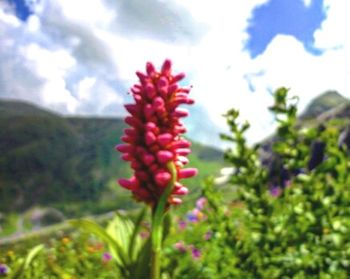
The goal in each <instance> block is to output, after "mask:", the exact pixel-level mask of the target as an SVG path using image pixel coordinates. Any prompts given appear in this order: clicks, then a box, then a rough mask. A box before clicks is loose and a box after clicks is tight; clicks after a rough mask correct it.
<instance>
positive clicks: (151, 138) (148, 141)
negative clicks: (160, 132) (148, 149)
mask: <svg viewBox="0 0 350 279" xmlns="http://www.w3.org/2000/svg"><path fill="white" fill-rule="evenodd" d="M156 139H157V138H156V136H155V135H154V134H153V133H152V132H147V133H146V135H145V140H146V144H147V145H151V144H152V143H154V142H155V141H156Z"/></svg>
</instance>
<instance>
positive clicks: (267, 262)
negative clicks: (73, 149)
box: [0, 88, 350, 279]
mask: <svg viewBox="0 0 350 279" xmlns="http://www.w3.org/2000/svg"><path fill="white" fill-rule="evenodd" d="M270 110H271V112H272V113H273V114H274V115H275V119H276V121H277V124H278V125H277V131H276V134H275V136H274V137H273V140H272V141H271V142H270V143H269V144H270V146H271V148H270V149H268V150H267V151H266V150H265V152H267V153H268V155H266V154H265V155H264V156H265V158H266V156H267V158H268V161H269V162H268V163H266V162H263V161H262V160H261V151H262V146H261V145H254V146H249V145H248V144H247V142H246V139H245V132H246V131H247V129H249V124H248V123H243V124H241V123H240V122H239V112H238V111H237V110H234V109H233V110H230V111H229V112H227V113H226V115H225V116H226V119H227V123H228V126H229V128H230V134H228V135H222V136H221V137H222V139H223V140H227V141H229V142H231V143H232V147H231V148H230V149H228V150H227V151H226V152H225V156H224V157H225V159H226V161H227V164H229V165H231V166H232V167H233V173H232V174H231V175H230V176H229V177H228V182H227V185H225V186H217V185H215V183H214V179H213V178H206V179H204V178H203V177H202V178H201V180H202V182H201V187H200V188H199V187H198V186H196V187H197V189H200V190H197V193H196V194H197V195H196V197H198V199H197V200H194V199H193V198H192V199H189V200H187V201H185V203H187V207H183V209H180V208H179V209H175V210H174V211H173V212H172V215H168V219H167V221H166V225H165V227H164V228H166V230H165V237H164V239H163V247H164V252H163V256H164V260H163V262H162V267H161V271H162V278H185V279H186V278H188V279H192V278H203V279H205V278H208V279H209V278H296V279H301V278H322V279H328V278H349V276H350V272H349V270H350V269H349V265H350V262H349V256H350V222H349V217H348V216H349V214H350V211H349V208H350V207H349V205H350V189H349V187H347V186H348V185H349V183H350V175H349V173H350V164H349V160H348V156H349V145H350V144H347V142H346V141H343V142H341V141H340V139H341V138H343V137H341V136H340V134H341V133H343V131H344V125H347V121H346V120H345V119H341V118H339V119H330V120H329V121H328V122H323V123H322V125H319V124H318V123H317V122H314V123H313V124H314V125H313V126H312V125H311V126H308V127H301V126H300V122H298V119H297V99H296V98H291V97H289V96H288V90H287V89H285V88H280V89H278V90H277V91H276V92H275V94H274V103H273V105H272V106H271V108H270ZM70 121H72V122H74V121H77V120H74V119H72V120H70ZM80 125H83V124H81V123H80ZM96 125H97V124H96ZM80 129H83V126H80ZM77 131H81V130H79V129H78V130H77ZM92 136H93V133H92V135H91V137H92ZM95 140H97V139H96V138H95ZM320 142H321V143H323V144H324V150H323V151H322V154H321V153H320V152H319V154H321V155H322V156H318V158H319V159H318V160H317V162H313V163H312V164H311V163H310V162H311V161H313V160H314V157H313V155H314V154H315V152H316V151H315V149H314V146H315V143H320ZM100 144H102V143H101V142H100ZM196 148H198V149H197V151H195V154H196V152H198V150H201V148H202V147H199V146H198V147H196ZM196 148H194V149H196ZM316 153H317V152H316ZM99 154H101V153H100V152H99ZM204 154H208V153H207V151H205V152H204ZM209 154H211V152H209ZM202 156H208V155H202ZM210 156H212V155H209V157H210ZM196 158H201V157H200V156H198V157H193V161H194V162H195V161H196ZM202 158H203V157H202ZM198 160H200V159H198ZM276 162H277V163H276ZM211 163H213V164H214V160H213V161H212V162H211ZM211 163H210V162H209V163H206V168H208V169H209V170H208V171H210V168H211V167H210V164H211ZM203 165H204V163H203ZM198 168H199V170H200V171H201V166H199V167H198ZM272 168H275V169H274V170H272ZM276 169H277V171H276ZM106 171H107V172H108V170H106ZM218 187H222V188H218ZM150 214H151V213H150V212H144V211H140V213H138V214H135V213H134V212H133V214H127V215H123V214H120V213H118V214H116V215H115V217H114V218H112V219H111V220H110V221H109V222H107V223H106V222H102V223H100V225H96V223H92V222H91V221H88V220H80V221H75V222H73V223H74V225H75V226H78V227H79V228H80V229H79V230H76V229H74V228H72V227H71V226H70V229H69V230H64V231H63V232H60V230H56V231H55V233H53V234H49V235H47V236H46V238H45V239H44V240H41V243H42V244H44V245H45V246H44V247H42V246H37V247H35V245H36V244H37V243H36V242H33V241H31V240H30V239H28V240H26V241H24V242H22V243H21V244H20V245H19V246H18V247H17V248H15V246H6V247H4V249H1V251H0V265H2V270H5V271H6V272H3V276H4V277H5V278H11V276H13V275H14V274H20V275H21V276H22V277H20V278H42V276H43V274H45V276H46V277H45V278H144V277H138V276H139V274H140V273H141V274H146V273H147V271H144V272H145V273H142V270H145V268H147V267H148V266H147V264H146V263H145V262H144V261H143V259H144V253H145V254H147V253H146V252H144V251H145V250H147V249H149V235H150V224H149V223H148V222H147V221H146V220H149V216H150ZM136 243H137V245H136ZM32 247H34V248H32ZM31 248H32V249H35V250H30V249H31ZM33 251H34V252H33ZM0 271H1V266H0ZM17 272H19V273H17ZM139 272H140V273H139ZM0 274H1V273H0ZM0 276H1V275H0ZM6 276H7V277H6ZM12 278H13V277H12Z"/></svg>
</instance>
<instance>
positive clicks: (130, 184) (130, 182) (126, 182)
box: [118, 177, 140, 190]
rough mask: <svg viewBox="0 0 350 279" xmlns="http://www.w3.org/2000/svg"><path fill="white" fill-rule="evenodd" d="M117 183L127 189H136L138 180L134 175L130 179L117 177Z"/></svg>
mask: <svg viewBox="0 0 350 279" xmlns="http://www.w3.org/2000/svg"><path fill="white" fill-rule="evenodd" d="M118 183H119V184H120V186H122V187H123V188H125V189H128V190H136V189H137V188H138V187H139V186H140V185H139V182H138V180H137V179H136V178H135V177H132V178H130V179H124V178H122V179H119V180H118Z"/></svg>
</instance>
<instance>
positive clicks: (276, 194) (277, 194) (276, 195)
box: [270, 186, 282, 198]
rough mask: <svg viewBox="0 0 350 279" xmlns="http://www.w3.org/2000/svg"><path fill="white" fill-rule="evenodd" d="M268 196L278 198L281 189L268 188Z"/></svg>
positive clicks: (275, 187) (276, 187)
mask: <svg viewBox="0 0 350 279" xmlns="http://www.w3.org/2000/svg"><path fill="white" fill-rule="evenodd" d="M270 194H271V196H273V197H275V198H278V197H279V196H280V195H281V194H282V189H281V188H280V187H278V186H272V187H271V188H270Z"/></svg>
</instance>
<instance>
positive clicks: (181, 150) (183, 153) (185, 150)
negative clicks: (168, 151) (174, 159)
mask: <svg viewBox="0 0 350 279" xmlns="http://www.w3.org/2000/svg"><path fill="white" fill-rule="evenodd" d="M190 153H191V149H189V148H179V149H176V154H178V155H181V156H186V155H188V154H190Z"/></svg>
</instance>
